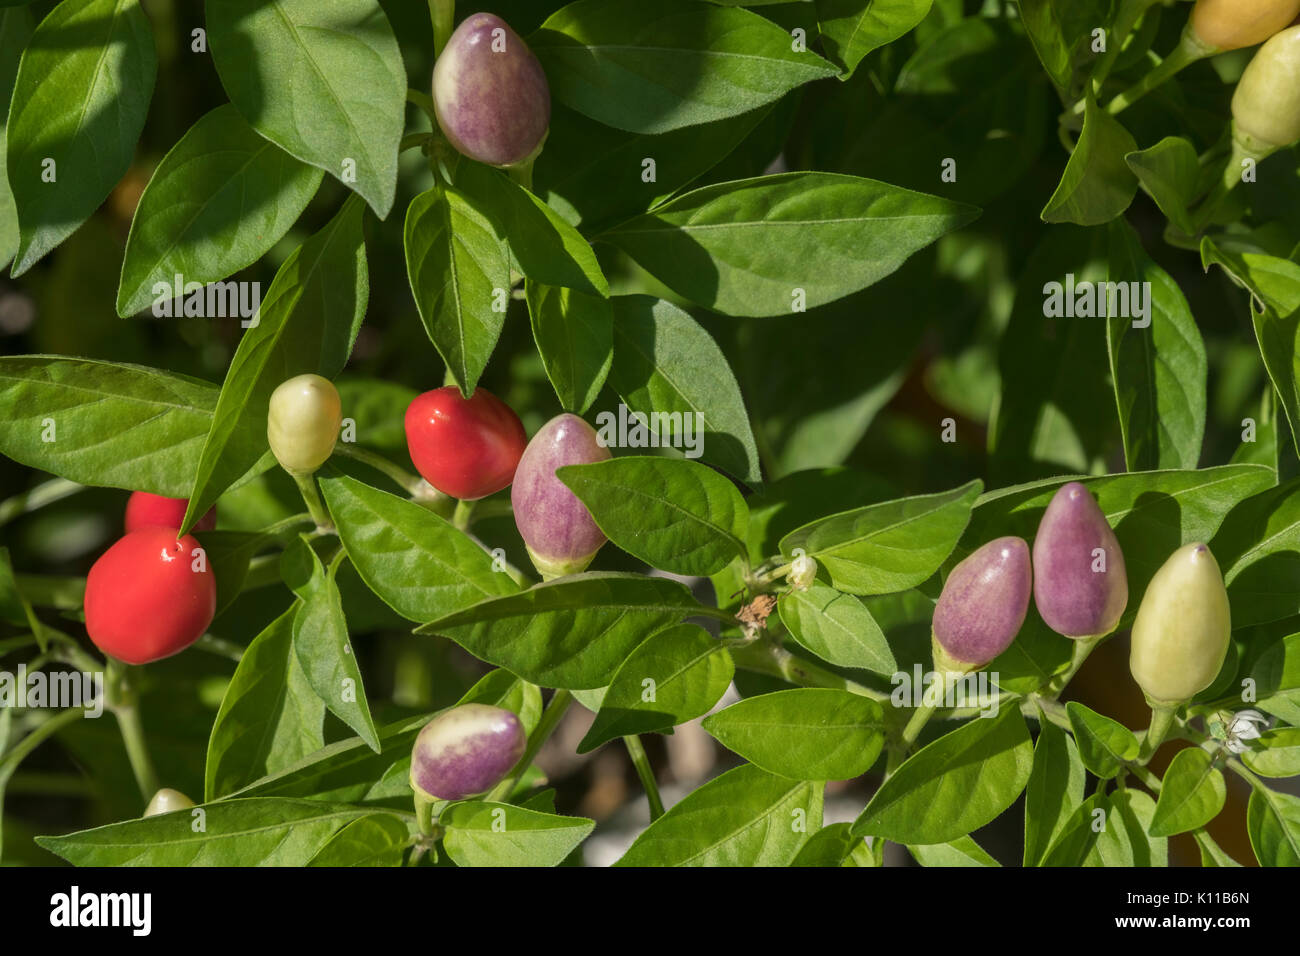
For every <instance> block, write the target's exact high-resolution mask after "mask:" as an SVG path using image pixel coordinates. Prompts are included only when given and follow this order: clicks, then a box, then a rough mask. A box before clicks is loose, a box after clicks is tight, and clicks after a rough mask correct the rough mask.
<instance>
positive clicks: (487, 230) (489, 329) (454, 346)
mask: <svg viewBox="0 0 1300 956" xmlns="http://www.w3.org/2000/svg"><path fill="white" fill-rule="evenodd" d="M404 244H405V248H406V275H407V278H408V279H409V280H410V283H411V293H412V295H414V296H415V304H416V306H417V307H418V308H419V310H420V319H421V320H422V321H423V322H424V328H425V331H427V332H428V333H429V341H431V342H432V343H433V345H434V347H435V348H436V349H437V350H438V354H439V355H441V356H442V360H443V361H444V362H446V363H447V368H448V369H450V371H451V373H452V375H453V376H454V377H455V379H456V383H457V384H458V385H460V388H461V391H462V392H463V393H465V394H466V395H470V394H472V393H473V391H474V386H475V385H476V384H477V383H478V378H479V376H480V375H482V374H483V369H484V368H485V367H486V366H487V362H488V359H489V358H490V357H491V356H492V350H493V349H494V348H495V347H496V344H497V338H498V337H499V336H500V335H501V327H502V325H503V324H504V322H505V310H506V304H507V302H508V301H509V292H510V255H509V252H508V251H507V249H506V245H505V243H504V242H503V241H502V240H501V239H499V238H498V237H497V231H496V226H494V225H493V223H492V221H491V220H490V219H488V217H487V216H486V215H485V214H484V212H483V211H482V210H481V209H480V208H479V207H478V206H477V205H476V204H475V203H472V202H471V201H470V199H469V198H468V197H467V196H465V195H464V194H463V193H460V192H458V191H457V190H455V189H452V188H451V187H449V186H434V187H433V188H432V189H429V190H427V191H426V192H422V193H420V195H418V196H416V197H415V198H414V199H412V200H411V204H410V205H409V206H408V207H407V209H406V226H405V232H404Z"/></svg>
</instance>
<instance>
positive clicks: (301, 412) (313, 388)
mask: <svg viewBox="0 0 1300 956" xmlns="http://www.w3.org/2000/svg"><path fill="white" fill-rule="evenodd" d="M342 424H343V404H342V402H341V400H340V399H339V393H338V389H336V388H335V387H334V383H333V382H331V381H330V380H329V379H327V378H322V377H321V376H319V375H297V376H295V377H293V378H291V379H289V380H288V381H285V382H281V383H280V385H279V386H278V387H277V388H276V390H275V391H274V392H272V393H271V404H270V408H269V410H268V413H267V417H266V440H267V442H268V443H269V444H270V446H271V452H272V453H273V454H274V455H275V458H276V461H278V462H279V463H280V464H281V466H283V468H284V470H285V471H287V472H289V474H291V475H310V474H311V473H312V472H314V471H315V470H316V469H317V468H319V467H320V466H321V465H323V464H325V462H326V460H328V458H329V456H330V455H331V454H332V453H333V452H334V443H335V442H336V441H337V440H338V437H339V427H340V426H341V425H342Z"/></svg>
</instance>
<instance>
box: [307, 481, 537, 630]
mask: <svg viewBox="0 0 1300 956" xmlns="http://www.w3.org/2000/svg"><path fill="white" fill-rule="evenodd" d="M320 484H321V490H322V492H323V493H324V495H325V501H326V504H327V505H328V506H329V512H330V515H331V517H333V519H334V523H335V525H337V527H338V531H339V537H340V538H341V539H342V541H343V546H344V547H345V548H346V549H347V552H348V558H349V559H350V560H351V561H352V565H353V567H355V568H356V569H357V573H358V574H360V575H361V579H362V580H363V581H365V582H366V585H367V586H368V587H369V588H370V589H371V590H372V591H374V592H375V594H377V595H379V597H380V598H381V599H382V600H383V601H384V603H385V604H387V605H388V606H389V607H391V608H392V609H393V610H394V611H396V612H397V613H398V614H400V615H402V617H405V618H407V619H408V620H412V621H431V620H433V619H435V618H439V617H443V616H445V615H447V614H450V613H451V612H453V611H459V610H461V609H463V608H467V607H470V606H471V605H473V604H476V603H478V602H479V601H482V600H484V599H486V598H493V597H500V596H502V595H506V594H514V593H515V592H516V591H518V590H519V587H518V585H516V584H515V582H514V581H513V580H511V578H510V575H509V574H506V573H505V572H504V571H495V570H493V563H494V562H493V558H492V555H490V554H488V553H487V552H486V551H484V550H483V549H482V548H481V547H480V546H479V545H478V544H476V543H475V542H474V541H473V540H472V539H470V538H469V536H468V535H466V534H465V533H464V532H462V531H458V530H457V529H456V528H454V527H452V525H451V524H450V523H448V522H447V521H445V520H443V519H442V518H440V517H438V516H437V515H436V514H434V513H433V512H432V511H430V510H428V509H427V508H422V507H420V506H419V505H417V504H415V503H414V502H413V501H408V500H406V499H404V498H399V497H397V496H396V495H390V494H388V493H387V492H383V491H379V490H377V489H375V488H371V487H370V486H369V485H367V484H364V483H362V482H360V481H357V480H356V479H355V478H348V477H346V476H343V477H339V478H323V479H321V483H320Z"/></svg>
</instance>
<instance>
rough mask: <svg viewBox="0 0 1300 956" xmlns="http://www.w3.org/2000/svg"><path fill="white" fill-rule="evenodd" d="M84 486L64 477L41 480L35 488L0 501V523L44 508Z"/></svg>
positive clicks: (73, 493)
mask: <svg viewBox="0 0 1300 956" xmlns="http://www.w3.org/2000/svg"><path fill="white" fill-rule="evenodd" d="M85 487H86V486H85V485H80V484H77V482H75V481H68V480H67V479H66V478H55V479H53V480H52V481H45V482H42V483H41V484H39V485H37V486H36V487H35V488H30V489H28V490H27V491H24V492H22V493H21V494H17V495H14V496H13V497H12V498H7V499H6V500H4V501H0V525H4V524H8V523H9V522H10V521H12V520H13V519H14V518H17V517H18V516H20V515H25V514H28V513H29V512H32V511H35V510H37V509H38V508H44V507H45V506H46V505H48V504H53V503H54V502H56V501H62V500H63V499H64V498H67V497H70V496H71V495H75V494H76V493H77V492H78V491H82V490H83V489H85Z"/></svg>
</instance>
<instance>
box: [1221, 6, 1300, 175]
mask: <svg viewBox="0 0 1300 956" xmlns="http://www.w3.org/2000/svg"><path fill="white" fill-rule="evenodd" d="M1232 137H1233V143H1234V146H1235V147H1236V148H1237V150H1239V151H1240V152H1242V153H1244V154H1245V155H1247V156H1253V157H1255V158H1256V159H1262V158H1263V157H1265V156H1267V155H1269V154H1271V153H1272V152H1274V151H1276V150H1278V149H1281V148H1282V147H1283V146H1290V145H1291V144H1292V143H1294V142H1296V141H1297V140H1300V26H1296V27H1291V28H1290V29H1287V30H1283V31H1282V32H1281V33H1279V34H1277V35H1276V36H1274V37H1273V38H1272V39H1271V40H1269V41H1268V42H1267V43H1265V44H1264V45H1263V46H1262V47H1260V48H1259V51H1258V52H1257V53H1256V54H1255V57H1254V59H1252V60H1251V61H1250V63H1249V65H1247V67H1246V70H1245V72H1244V73H1242V75H1241V80H1240V81H1238V83H1237V90H1236V92H1235V93H1233V95H1232ZM1228 174H1229V175H1231V176H1233V177H1238V176H1240V174H1241V169H1240V165H1239V161H1238V162H1237V163H1230V164H1229V168H1228Z"/></svg>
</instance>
